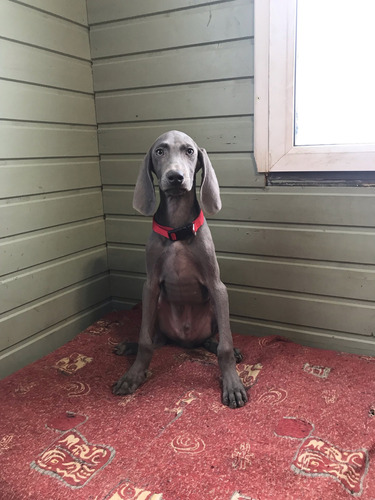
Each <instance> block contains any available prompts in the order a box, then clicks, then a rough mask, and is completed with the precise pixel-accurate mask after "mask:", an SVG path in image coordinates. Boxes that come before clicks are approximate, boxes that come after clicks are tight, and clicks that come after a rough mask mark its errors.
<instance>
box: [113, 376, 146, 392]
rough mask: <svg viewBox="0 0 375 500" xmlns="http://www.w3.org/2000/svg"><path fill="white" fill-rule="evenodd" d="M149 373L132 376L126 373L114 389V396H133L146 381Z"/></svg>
mask: <svg viewBox="0 0 375 500" xmlns="http://www.w3.org/2000/svg"><path fill="white" fill-rule="evenodd" d="M146 378H147V373H146V372H145V373H139V374H138V373H137V374H130V373H129V372H127V373H125V375H123V376H122V377H121V378H120V379H119V380H118V381H117V382H116V383H115V384H114V385H113V387H112V392H113V394H116V396H126V395H127V394H133V392H135V391H136V390H137V389H138V387H139V386H140V385H141V384H142V383H143V382H144V381H145V380H146Z"/></svg>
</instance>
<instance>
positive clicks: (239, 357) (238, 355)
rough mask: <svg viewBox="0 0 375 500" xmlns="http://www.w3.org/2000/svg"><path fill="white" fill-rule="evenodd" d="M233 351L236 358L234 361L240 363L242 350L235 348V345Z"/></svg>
mask: <svg viewBox="0 0 375 500" xmlns="http://www.w3.org/2000/svg"><path fill="white" fill-rule="evenodd" d="M233 352H234V357H235V359H236V363H237V364H238V363H241V361H242V360H243V356H242V352H241V351H240V350H239V349H237V347H235V348H234V349H233Z"/></svg>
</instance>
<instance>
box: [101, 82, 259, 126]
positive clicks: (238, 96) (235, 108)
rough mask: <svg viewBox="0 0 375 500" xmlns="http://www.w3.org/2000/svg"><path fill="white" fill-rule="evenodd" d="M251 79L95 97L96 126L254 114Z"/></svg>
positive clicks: (115, 93)
mask: <svg viewBox="0 0 375 500" xmlns="http://www.w3.org/2000/svg"><path fill="white" fill-rule="evenodd" d="M253 95H254V80H253V79H243V80H232V81H225V82H210V83H202V84H192V85H189V86H185V85H183V86H176V87H163V88H161V89H160V88H159V89H148V90H145V89H143V90H138V91H127V92H114V93H112V94H99V95H98V96H97V98H96V111H97V117H98V123H115V122H118V123H120V122H138V121H147V120H159V121H160V120H171V119H176V118H177V119H179V120H182V119H186V118H196V117H199V118H210V117H212V116H216V115H218V114H219V115H220V116H235V115H249V114H253V113H254V105H253Z"/></svg>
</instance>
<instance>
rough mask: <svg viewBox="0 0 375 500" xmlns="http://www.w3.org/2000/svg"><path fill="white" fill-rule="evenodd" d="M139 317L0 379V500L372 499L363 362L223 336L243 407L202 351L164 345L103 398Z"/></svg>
mask: <svg viewBox="0 0 375 500" xmlns="http://www.w3.org/2000/svg"><path fill="white" fill-rule="evenodd" d="M140 320H141V311H140V309H139V308H135V309H133V310H131V311H127V312H115V313H111V314H110V315H108V316H106V317H105V318H103V319H102V320H100V321H98V322H97V323H95V324H94V325H92V326H90V327H89V328H87V329H86V330H85V331H84V332H82V333H81V334H80V335H78V336H77V337H76V339H74V340H73V341H72V342H70V343H68V344H67V345H65V346H63V347H62V348H60V349H58V350H57V351H55V352H53V353H51V354H50V355H48V356H46V357H45V358H43V359H42V360H40V361H38V362H36V363H34V364H32V365H30V366H28V367H26V368H24V369H23V370H20V371H19V372H17V373H15V374H13V375H12V376H10V377H8V378H6V379H5V380H3V381H1V382H0V397H1V401H2V408H1V419H0V498H4V499H5V498H6V499H7V500H24V499H31V500H39V499H53V500H73V499H79V500H81V499H82V500H268V499H292V500H299V499H304V500H320V499H324V500H337V499H339V498H340V499H351V498H361V499H364V500H374V499H375V471H374V463H373V461H374V456H373V455H374V449H375V359H374V358H372V357H369V356H356V355H352V354H344V353H337V352H332V351H323V350H318V349H312V348H307V347H303V346H300V345H297V344H295V343H293V342H289V341H286V340H285V339H283V338H281V337H267V338H256V337H245V336H239V335H235V336H234V339H235V344H236V346H237V347H239V348H241V350H242V353H243V355H244V359H243V361H242V362H241V363H240V364H239V365H238V366H237V370H238V373H239V375H240V377H241V379H242V381H243V383H244V385H245V387H246V388H248V389H249V395H250V402H249V403H248V404H247V405H246V406H245V407H244V408H241V409H237V410H231V409H229V408H227V407H225V406H223V405H222V404H221V401H220V389H219V384H220V377H219V371H218V365H217V359H216V357H215V356H214V355H213V354H210V353H208V352H206V351H205V350H203V349H194V350H184V349H180V348H178V347H175V346H166V347H163V348H161V349H158V350H157V351H155V354H154V357H153V360H152V363H151V366H150V370H149V373H148V378H147V381H146V382H145V384H144V385H143V386H142V387H141V388H140V389H139V390H138V391H137V392H136V393H135V394H131V395H129V396H123V397H118V396H114V395H113V394H112V392H111V385H112V384H113V382H115V381H116V380H117V378H119V376H120V375H122V373H123V372H124V371H125V370H126V369H127V367H129V366H130V364H131V362H132V361H133V359H134V358H131V357H130V358H126V357H118V356H116V355H114V354H113V347H114V346H115V345H116V344H117V343H118V342H119V341H121V340H123V339H124V338H127V339H128V340H133V341H134V340H136V338H137V335H138V331H139V326H140Z"/></svg>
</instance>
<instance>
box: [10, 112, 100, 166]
mask: <svg viewBox="0 0 375 500" xmlns="http://www.w3.org/2000/svg"><path fill="white" fill-rule="evenodd" d="M0 134H1V139H2V140H1V143H0V158H2V159H4V160H5V159H12V158H20V159H21V158H40V157H42V158H48V157H58V156H61V157H64V156H65V157H69V156H70V157H71V156H96V155H97V154H98V146H97V134H96V127H94V126H92V127H80V126H77V125H75V126H73V125H48V124H45V125H43V124H34V123H26V122H7V121H5V122H2V123H0Z"/></svg>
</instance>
